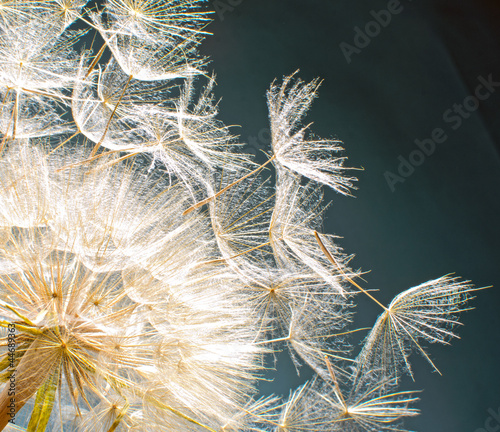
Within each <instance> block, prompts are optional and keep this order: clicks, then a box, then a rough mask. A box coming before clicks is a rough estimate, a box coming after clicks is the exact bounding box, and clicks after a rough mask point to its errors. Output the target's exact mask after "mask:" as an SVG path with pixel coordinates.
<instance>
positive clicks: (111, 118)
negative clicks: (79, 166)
mask: <svg viewBox="0 0 500 432" xmlns="http://www.w3.org/2000/svg"><path fill="white" fill-rule="evenodd" d="M131 80H132V75H129V77H128V80H127V82H126V84H125V87H124V88H123V91H122V94H121V95H120V98H119V99H118V101H117V102H116V105H115V107H114V108H113V112H112V113H111V116H110V117H109V120H108V122H107V123H106V127H105V128H104V132H103V134H102V137H101V139H100V140H99V142H98V143H97V144H96V145H95V147H94V149H93V150H92V153H91V154H90V157H92V156H94V155H95V154H96V152H97V150H98V149H99V147H100V146H101V144H102V142H103V141H104V138H105V137H106V134H107V133H108V129H109V125H110V124H111V120H113V117H114V116H115V113H116V110H117V108H118V105H120V102H121V101H122V99H123V96H125V92H126V91H127V87H128V85H129V84H130V81H131Z"/></svg>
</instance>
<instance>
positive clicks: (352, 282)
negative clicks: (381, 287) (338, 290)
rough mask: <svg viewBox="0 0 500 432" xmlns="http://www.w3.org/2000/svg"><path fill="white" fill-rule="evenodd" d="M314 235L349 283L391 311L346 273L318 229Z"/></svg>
mask: <svg viewBox="0 0 500 432" xmlns="http://www.w3.org/2000/svg"><path fill="white" fill-rule="evenodd" d="M314 237H316V241H317V242H318V244H319V247H320V248H321V250H322V251H323V253H324V254H325V255H326V257H327V258H328V260H329V261H330V262H331V263H332V264H333V265H334V266H335V267H337V269H338V271H339V272H340V274H342V276H344V277H345V279H346V280H347V281H349V283H351V284H352V285H353V286H355V287H356V288H357V289H358V290H359V291H360V292H362V293H363V294H366V295H367V296H368V297H370V298H371V299H372V300H373V301H374V302H375V303H377V304H378V305H379V306H380V307H381V308H382V309H384V310H385V311H387V312H388V311H389V310H388V309H387V308H386V307H385V306H384V305H383V304H382V303H380V302H379V301H378V300H377V299H376V298H375V297H373V296H372V295H371V294H370V293H369V292H368V291H366V290H365V289H363V288H361V286H359V285H358V284H357V283H356V282H354V281H353V280H352V279H351V278H350V277H349V276H347V275H346V274H345V272H344V271H343V270H342V268H341V267H340V265H339V263H338V262H337V260H336V259H335V258H334V257H333V255H332V254H331V253H330V251H329V250H328V249H327V248H326V246H325V245H324V243H323V242H322V241H321V238H320V237H319V234H318V232H317V231H314Z"/></svg>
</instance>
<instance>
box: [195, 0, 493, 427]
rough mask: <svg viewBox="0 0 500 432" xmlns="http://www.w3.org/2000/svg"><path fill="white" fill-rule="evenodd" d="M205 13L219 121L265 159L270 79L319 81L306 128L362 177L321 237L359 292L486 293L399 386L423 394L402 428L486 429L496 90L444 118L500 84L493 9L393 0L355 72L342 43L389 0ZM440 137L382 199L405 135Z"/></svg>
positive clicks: (365, 307)
mask: <svg viewBox="0 0 500 432" xmlns="http://www.w3.org/2000/svg"><path fill="white" fill-rule="evenodd" d="M210 3H212V7H216V6H219V10H221V7H222V9H223V10H224V12H223V13H219V14H215V15H214V22H213V23H212V24H211V25H210V27H209V30H210V31H212V32H213V33H214V36H212V37H210V38H208V39H207V40H206V41H205V42H204V44H203V47H202V52H203V54H205V55H209V56H210V57H211V59H212V63H211V65H210V67H211V68H212V69H214V70H215V71H216V73H217V77H218V78H217V81H218V84H219V86H218V88H217V96H219V97H222V101H221V104H220V108H221V119H222V120H223V121H224V122H225V123H226V124H233V125H241V128H238V129H235V130H234V132H235V133H239V134H240V135H241V140H242V141H245V142H250V143H251V148H252V149H253V150H256V151H258V150H260V149H264V150H267V148H268V147H267V146H268V141H269V136H268V131H267V127H268V126H267V111H266V102H265V91H266V89H267V88H268V86H269V84H270V82H271V81H272V80H273V79H274V78H281V77H282V76H283V75H286V74H290V73H292V72H293V71H295V70H296V69H298V68H300V76H301V77H302V78H303V79H305V80H310V79H312V78H314V77H318V76H319V77H321V78H322V79H324V83H323V85H322V87H321V89H320V97H319V99H317V101H316V102H315V104H314V107H313V109H312V111H311V113H310V116H309V117H308V119H309V120H310V121H314V125H313V130H314V131H315V132H316V133H318V134H319V135H320V136H324V137H328V136H336V137H338V138H340V139H342V140H343V141H344V143H345V148H346V155H347V156H348V157H349V161H348V165H350V166H354V167H364V169H365V170H364V171H363V172H358V173H357V174H358V177H359V182H358V187H359V190H357V191H356V193H355V195H356V198H345V197H341V196H338V195H335V194H333V193H330V192H327V198H328V199H331V200H333V205H332V207H331V208H330V210H329V212H328V214H327V219H326V221H325V227H324V229H325V231H326V232H329V233H335V234H337V235H340V236H343V237H344V239H342V240H341V245H342V246H343V247H344V248H345V250H346V252H349V253H356V258H355V260H354V261H353V263H354V266H355V267H361V268H362V269H363V270H371V272H370V273H369V274H367V275H366V277H365V279H366V280H367V284H365V286H367V287H369V288H372V289H379V290H380V292H379V293H378V298H379V299H381V300H382V301H384V302H386V303H389V302H390V300H391V299H392V298H393V296H394V295H395V294H396V293H398V292H400V291H402V290H405V289H407V288H409V287H411V286H414V285H416V284H419V283H421V282H424V281H426V280H428V279H432V278H435V277H439V276H441V275H444V274H447V273H450V272H456V274H457V275H460V276H463V277H464V278H466V279H470V280H472V281H473V282H474V283H475V284H476V286H487V285H494V287H493V288H491V289H488V290H485V291H481V292H478V293H477V298H476V300H474V301H473V302H472V306H474V307H475V310H473V311H470V312H467V313H466V314H464V315H463V322H464V324H465V326H464V327H463V328H461V329H460V335H461V337H462V339H460V340H455V341H454V343H453V346H451V347H442V346H431V347H430V353H431V357H432V359H433V360H434V361H435V363H436V365H437V366H438V367H439V369H440V370H441V371H442V373H443V376H439V375H438V374H436V373H432V370H431V367H430V366H429V365H428V364H426V363H425V361H424V360H423V359H422V358H420V357H419V356H417V355H415V356H413V365H414V369H415V379H416V382H415V383H412V382H406V383H405V386H404V389H422V390H424V391H423V392H422V393H421V395H420V397H421V401H420V402H419V404H418V408H420V409H421V410H422V415H421V416H419V417H418V418H415V419H411V420H409V421H407V423H406V425H407V427H408V428H409V429H412V430H417V431H420V432H447V431H450V432H475V431H476V429H479V428H482V427H484V422H485V420H486V419H487V418H488V416H489V414H488V413H487V409H488V408H492V409H494V410H498V408H499V407H500V367H499V366H500V365H499V361H498V360H499V355H500V348H499V345H500V337H499V331H500V319H499V306H500V296H499V290H500V280H499V279H500V278H499V276H498V268H499V262H500V260H499V258H500V252H499V239H500V235H499V234H500V228H499V225H498V219H499V214H500V211H499V210H500V193H499V191H500V169H499V168H500V158H499V143H500V123H499V119H500V116H499V114H500V87H497V90H496V92H494V93H492V94H491V95H490V97H489V98H488V99H487V100H485V101H484V102H481V104H480V106H479V109H478V110H476V111H474V112H472V113H471V115H470V117H469V118H467V119H464V121H463V123H462V124H461V126H460V127H458V128H456V126H455V125H456V123H452V122H450V121H448V122H447V121H445V120H444V118H443V115H444V114H445V113H446V111H447V110H448V109H450V108H452V107H453V105H454V104H461V103H462V102H463V100H464V98H466V97H467V96H469V95H471V94H473V93H474V89H475V88H476V86H477V85H478V84H479V81H478V77H479V76H483V77H485V78H487V77H488V76H489V75H490V74H492V78H493V80H495V81H500V29H499V28H498V27H500V26H499V22H500V3H499V2H498V1H485V0H479V1H477V0H475V1H470V0H454V1H444V0H414V1H410V0H401V2H400V4H401V7H402V12H401V13H399V14H397V15H393V16H392V20H391V22H390V24H389V25H388V26H387V27H386V28H383V29H381V32H380V34H379V35H378V36H376V37H374V38H372V39H371V42H370V44H369V45H368V46H367V47H366V48H364V49H362V50H361V52H360V53H359V54H354V55H353V56H352V58H351V60H352V61H351V63H350V64H348V63H347V61H346V59H345V57H344V55H343V53H342V51H341V49H340V47H339V45H340V43H342V42H346V43H349V44H353V39H354V36H355V30H354V28H355V27H356V26H359V27H361V28H364V26H365V25H366V24H367V23H368V22H369V21H372V20H373V17H372V15H371V14H370V12H371V11H379V10H382V9H387V6H388V1H379V0H302V1H299V0H240V1H238V0H220V1H219V2H217V3H218V4H215V3H216V2H214V1H210ZM224 5H226V6H229V8H224V7H223V6H224ZM231 5H233V6H231ZM227 9H231V10H227ZM452 126H455V128H456V130H455V129H453V127H452ZM435 128H442V129H443V130H444V131H445V133H446V134H447V139H446V140H445V141H444V142H442V143H439V144H437V146H436V150H435V152H434V153H433V154H432V155H430V156H429V157H427V158H426V159H425V161H424V162H423V163H422V165H420V166H418V167H417V168H416V169H415V172H414V173H413V174H412V175H411V176H409V177H408V178H407V179H406V180H405V181H404V183H399V184H397V185H396V188H395V191H394V192H391V190H390V188H389V186H388V184H387V181H386V179H385V178H384V173H385V172H386V171H391V172H393V173H395V174H397V169H398V164H399V161H398V157H399V156H402V157H404V158H405V159H407V158H408V156H409V155H410V153H411V152H412V151H414V150H415V149H417V147H416V145H415V142H414V141H415V139H425V138H428V137H429V136H430V135H431V132H432V131H433V130H434V129H435ZM358 302H359V307H358V309H357V310H358V313H357V316H356V319H357V321H356V325H357V326H360V327H364V326H367V325H371V324H373V322H374V321H375V319H376V316H377V314H378V312H379V311H378V310H377V306H376V305H372V304H370V302H369V301H365V299H364V298H358ZM285 366H286V365H285ZM306 377H307V374H305V375H304V376H301V377H300V378H297V377H296V376H294V374H293V373H292V370H291V369H290V373H289V374H286V375H285V376H284V375H281V376H280V377H279V378H276V380H275V381H274V382H273V383H271V384H265V385H264V386H263V387H264V388H265V390H266V391H274V392H277V393H287V392H288V389H289V388H290V387H296V386H297V385H299V384H300V383H301V382H303V380H304V379H305V378H306ZM492 425H493V426H495V425H496V423H495V422H493V423H492ZM494 430H496V429H494ZM478 432H484V430H483V429H479V430H478Z"/></svg>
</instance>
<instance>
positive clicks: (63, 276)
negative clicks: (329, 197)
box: [0, 0, 472, 432]
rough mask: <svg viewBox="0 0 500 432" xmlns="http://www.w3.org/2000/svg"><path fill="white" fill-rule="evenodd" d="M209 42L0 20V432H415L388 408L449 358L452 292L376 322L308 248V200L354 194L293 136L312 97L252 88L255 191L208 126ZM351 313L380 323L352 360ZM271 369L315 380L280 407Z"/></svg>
mask: <svg viewBox="0 0 500 432" xmlns="http://www.w3.org/2000/svg"><path fill="white" fill-rule="evenodd" d="M209 21H210V14H209V12H207V4H206V2H205V1H203V0H105V1H103V2H97V3H92V2H91V3H88V4H87V3H86V2H85V1H81V0H41V1H37V0H25V1H23V0H2V1H0V96H1V99H2V103H1V110H0V326H1V329H0V331H1V336H2V344H1V350H0V381H1V382H2V383H4V384H3V387H2V389H1V390H0V428H2V429H5V430H9V431H19V430H22V431H28V432H43V431H54V432H55V431H61V432H62V431H67V432H73V431H78V432H84V431H85V432H113V431H117V432H118V431H130V432H151V431H154V432H156V431H159V432H161V431H165V432H167V431H170V432H171V431H183V432H184V431H197V432H202V431H212V432H215V431H217V432H222V431H225V432H229V431H232V432H235V431H242V432H245V431H262V432H273V431H275V432H278V431H279V432H285V431H286V432H292V431H294V432H299V431H300V432H304V431H310V432H314V431H332V432H334V431H346V432H361V431H372V432H378V431H404V430H405V429H404V426H403V425H402V422H401V420H402V418H403V417H408V416H414V415H416V414H417V410H416V409H415V408H413V407H410V405H411V404H412V403H413V402H414V401H415V400H416V398H415V397H414V396H413V395H412V394H411V393H408V392H401V391H399V392H398V391H397V390H396V388H395V387H396V386H397V385H398V383H399V381H400V377H401V375H402V374H403V373H405V372H406V373H410V374H411V368H410V363H409V356H410V353H411V352H412V351H418V352H420V354H422V355H423V356H424V357H425V358H426V359H427V360H428V361H429V362H430V363H431V365H432V366H433V367H434V368H436V366H435V365H434V364H433V363H432V360H431V358H430V356H429V354H428V353H427V352H426V350H425V348H424V347H423V346H422V343H423V342H430V343H433V342H439V343H446V344H447V343H448V342H449V341H450V339H452V338H453V337H456V335H455V333H454V327H455V326H456V325H457V324H458V321H457V319H458V315H459V313H460V312H461V311H462V310H463V309H464V304H465V302H466V301H467V300H468V299H469V298H470V292H471V291H472V287H471V285H469V284H467V283H465V282H460V281H459V280H458V279H457V278H452V277H442V278H439V279H436V280H433V281H430V282H427V283H425V284H422V285H419V286H417V287H414V288H411V289H409V290H407V291H405V292H403V293H401V294H400V295H398V296H397V297H396V298H395V299H394V300H393V301H392V303H391V304H390V305H389V306H388V307H385V306H383V305H382V304H380V303H379V302H378V301H377V300H376V299H375V298H374V296H373V295H372V294H370V292H368V291H366V290H365V289H363V288H362V287H361V286H360V285H359V284H358V282H357V280H358V276H359V273H358V272H356V271H354V270H352V269H350V268H349V265H348V264H349V260H350V256H347V255H345V254H343V253H342V251H341V249H340V248H339V247H338V246H337V245H336V243H335V238H334V236H332V235H328V234H319V233H318V231H319V230H320V227H321V224H322V213H323V211H324V209H325V206H324V205H323V204H322V191H321V188H322V186H324V185H326V186H329V187H331V188H333V189H334V190H336V191H337V192H339V193H341V194H344V195H350V193H351V191H352V189H353V182H354V181H355V179H354V178H353V177H351V176H350V175H348V172H349V171H348V170H347V169H346V168H345V167H344V165H343V164H344V160H345V158H344V157H343V156H342V155H341V153H340V152H341V151H342V148H341V147H340V144H341V143H340V142H339V141H338V140H331V139H321V138H318V137H315V136H313V135H312V134H310V132H309V130H308V127H304V126H303V125H302V120H303V119H304V116H305V115H306V113H307V111H308V109H309V108H310V106H311V104H312V102H313V100H314V98H315V97H316V92H317V89H318V86H319V82H318V81H317V80H314V81H313V82H311V83H304V82H303V81H301V80H300V79H299V78H297V77H296V76H295V74H293V75H291V76H289V77H286V78H285V79H284V80H283V82H282V83H278V82H275V83H273V84H272V85H271V87H270V89H269V91H268V94H267V100H268V107H269V117H270V129H271V136H272V145H271V148H270V149H269V152H270V156H269V158H270V159H269V161H268V164H266V165H267V166H268V167H273V170H272V172H274V173H275V178H274V179H265V178H264V176H263V175H262V173H263V172H264V171H263V170H262V167H258V166H257V165H256V163H255V162H254V161H253V160H252V157H251V156H250V155H246V154H244V153H242V152H241V144H239V143H238V142H237V140H236V138H235V137H233V136H232V135H231V134H230V132H229V130H228V128H227V127H226V126H225V125H224V124H223V123H222V122H221V121H220V120H218V119H217V104H216V101H215V99H214V96H213V87H214V85H215V80H214V78H213V77H212V78H206V76H207V71H206V61H205V59H203V58H200V57H199V55H198V54H197V51H196V48H197V46H198V45H199V44H200V42H201V41H202V39H203V38H204V37H205V36H206V34H207V33H206V31H205V27H206V25H207V24H208V23H209ZM85 44H86V45H85ZM203 80H205V81H206V83H205V84H200V82H202V81H203ZM271 162H272V165H271ZM266 172H267V171H266ZM359 293H363V294H366V295H368V296H369V297H371V298H372V299H373V300H375V302H377V303H378V304H379V305H380V306H381V308H382V310H383V312H382V314H381V315H380V317H379V318H378V320H377V322H376V323H375V325H374V327H373V329H372V330H371V332H370V333H369V334H368V336H367V338H366V340H365V343H364V345H363V347H362V349H361V351H360V353H359V354H358V355H357V356H356V354H353V353H352V347H351V346H350V345H349V341H348V335H349V333H352V332H353V331H355V330H353V329H350V328H349V324H350V322H351V308H352V307H353V299H354V298H355V296H356V295H358V294H359ZM277 351H287V352H288V353H289V355H290V356H291V358H292V360H293V362H294V364H295V366H296V367H297V369H299V368H300V367H302V366H304V365H307V366H309V367H310V368H312V370H313V371H314V373H315V377H314V378H313V379H312V380H310V381H309V382H307V383H305V384H304V385H302V386H301V387H299V388H298V389H297V390H295V391H293V392H291V394H290V396H289V398H288V399H286V400H281V399H280V398H278V397H275V396H272V395H260V394H259V393H258V390H257V388H258V386H257V384H258V380H259V379H260V378H263V377H264V376H265V374H266V373H268V372H267V371H266V369H268V368H269V365H270V364H271V362H272V357H273V354H274V353H276V352H277ZM270 360H271V361H270ZM436 369H437V368H436ZM278 372H279V364H278Z"/></svg>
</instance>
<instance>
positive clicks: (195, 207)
mask: <svg viewBox="0 0 500 432" xmlns="http://www.w3.org/2000/svg"><path fill="white" fill-rule="evenodd" d="M274 159H276V156H273V157H271V158H270V159H269V160H268V161H267V162H265V163H263V164H262V165H261V166H259V167H258V168H256V169H254V170H253V171H250V172H249V173H248V174H245V175H244V176H243V177H241V178H240V179H238V180H236V181H234V182H232V183H231V184H229V185H227V186H226V187H225V188H224V189H221V190H220V191H219V192H217V193H216V194H215V195H212V196H210V197H208V198H206V199H204V200H203V201H200V202H197V203H196V204H194V205H192V206H191V207H189V208H188V209H187V210H185V211H184V213H182V216H186V215H187V214H189V213H191V212H192V211H193V210H196V209H198V208H200V207H202V206H204V205H205V204H208V203H209V202H210V201H212V200H214V199H215V198H217V197H219V196H220V195H222V194H223V193H224V192H226V191H227V190H229V189H231V188H232V187H233V186H235V185H237V184H238V183H239V182H241V181H243V180H245V179H246V178H248V177H250V176H252V175H254V174H255V173H257V172H259V171H260V170H261V169H263V168H264V167H265V166H266V165H268V164H269V163H270V162H272V161H273V160H274Z"/></svg>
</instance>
